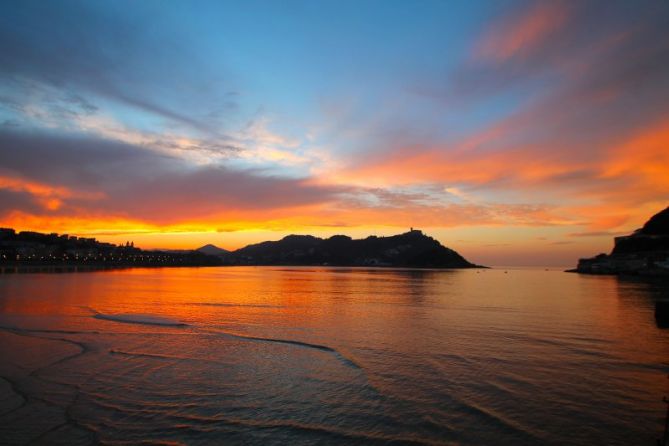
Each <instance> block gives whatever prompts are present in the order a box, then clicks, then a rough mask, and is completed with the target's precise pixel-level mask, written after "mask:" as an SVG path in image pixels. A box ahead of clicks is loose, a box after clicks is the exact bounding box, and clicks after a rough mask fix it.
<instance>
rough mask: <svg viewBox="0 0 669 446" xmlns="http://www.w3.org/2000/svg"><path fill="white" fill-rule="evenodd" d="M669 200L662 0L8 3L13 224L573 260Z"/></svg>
mask: <svg viewBox="0 0 669 446" xmlns="http://www.w3.org/2000/svg"><path fill="white" fill-rule="evenodd" d="M667 205H669V2H667V1H664V0H653V1H615V0H607V1H605V0H600V1H592V0H583V1H574V0H571V1H560V0H551V1H547V0H536V1H531V2H528V1H504V2H500V1H471V0H467V1H458V0H448V1H429V0H418V1H409V0H405V1H391V0H387V1H372V0H357V1H343V0H341V1H330V0H319V1H289V0H273V1H243V2H242V1H234V2H226V1H211V2H208V1H204V0H199V1H180V0H169V1H164V0H160V1H156V0H144V1H141V2H137V1H123V0H120V1H114V2H109V1H94V0H87V1H61V0H54V1H49V2H44V1H41V0H40V1H33V0H20V1H19V0H0V226H4V227H13V228H16V229H17V230H35V231H40V232H58V233H69V234H72V235H81V236H93V237H97V238H98V239H99V240H102V241H110V242H115V243H121V242H125V241H127V240H132V241H134V243H135V245H136V246H140V247H142V248H149V249H151V248H186V249H190V248H196V247H198V246H201V245H203V244H206V243H213V244H216V245H218V246H221V247H223V248H227V249H236V248H239V247H242V246H245V245H246V244H249V243H255V242H259V241H263V240H277V239H280V238H282V237H283V236H285V235H287V234H291V233H297V234H313V235H317V236H323V237H327V236H331V235H334V234H347V235H350V236H353V237H356V238H357V237H365V236H367V235H371V234H374V235H390V234H396V233H401V232H406V231H407V230H408V229H409V228H410V227H413V228H419V229H422V230H423V231H424V232H425V233H427V234H428V235H430V236H432V237H434V238H436V239H438V240H439V241H441V242H442V243H443V244H444V245H446V246H449V247H451V248H453V249H456V250H457V251H458V252H460V253H461V254H463V255H464V256H465V257H466V258H467V259H468V260H470V261H473V262H476V263H481V264H488V265H573V264H575V263H576V261H577V259H578V258H579V257H587V256H591V255H595V254H597V253H599V252H607V251H609V250H610V249H611V247H612V243H613V237H615V236H618V235H623V234H626V233H629V232H630V231H632V230H634V229H636V228H638V227H640V226H641V225H642V224H643V223H644V222H645V221H646V220H647V219H648V218H649V217H650V216H651V215H652V214H654V213H656V212H658V211H660V210H662V209H664V208H665V207H666V206H667Z"/></svg>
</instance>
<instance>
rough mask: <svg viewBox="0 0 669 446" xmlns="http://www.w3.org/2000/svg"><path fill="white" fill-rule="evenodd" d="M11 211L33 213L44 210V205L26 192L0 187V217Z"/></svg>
mask: <svg viewBox="0 0 669 446" xmlns="http://www.w3.org/2000/svg"><path fill="white" fill-rule="evenodd" d="M13 211H21V212H26V213H30V214H35V213H42V212H44V207H43V206H41V205H40V204H39V203H38V202H36V200H35V197H34V196H32V195H31V194H29V193H28V192H25V191H13V190H8V189H0V218H4V217H5V216H7V215H8V214H9V213H11V212H13Z"/></svg>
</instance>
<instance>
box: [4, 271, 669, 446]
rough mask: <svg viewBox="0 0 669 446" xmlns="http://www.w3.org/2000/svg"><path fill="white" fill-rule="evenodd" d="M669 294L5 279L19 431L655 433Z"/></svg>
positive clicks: (258, 436)
mask: <svg viewBox="0 0 669 446" xmlns="http://www.w3.org/2000/svg"><path fill="white" fill-rule="evenodd" d="M662 293H663V290H662V287H661V286H660V285H658V284H653V283H644V282H637V281H626V280H622V279H617V278H615V277H592V276H580V275H576V274H567V273H563V272H560V271H554V270H550V271H546V270H543V269H535V270H529V269H527V270H524V269H508V270H504V269H494V270H464V271H417V270H389V269H349V268H270V267H265V268H254V267H239V268H237V267H235V268H179V269H176V268H175V269H133V270H119V271H105V272H88V273H67V274H5V275H0V326H1V327H2V328H1V329H0V377H1V378H0V443H2V444H3V445H11V444H27V443H30V444H67V445H76V444H93V443H98V442H101V443H105V444H137V443H139V442H142V441H144V444H189V445H197V444H233V445H234V444H258V445H271V444H290V445H303V444H318V445H320V444H345V445H349V444H461V445H493V444H494V445H522V444H541V445H567V444H573V445H594V444H606V445H626V446H627V445H649V446H650V445H653V444H655V443H654V442H655V440H656V439H657V438H659V436H660V435H661V432H662V428H663V422H664V415H665V412H666V405H665V404H664V403H663V402H662V397H663V396H664V395H667V394H668V393H669V387H668V384H669V379H667V374H668V373H669V330H667V329H660V328H658V327H657V326H656V323H655V320H654V316H653V311H654V302H655V301H656V299H660V298H663V294H662ZM664 296H665V297H666V295H664Z"/></svg>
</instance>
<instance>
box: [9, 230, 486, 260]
mask: <svg viewBox="0 0 669 446" xmlns="http://www.w3.org/2000/svg"><path fill="white" fill-rule="evenodd" d="M0 265H2V266H3V267H20V266H87V267H102V268H108V267H112V268H113V267H132V266H235V265H249V266H262V265H275V266H276V265H286V266H290V265H294V266H297V265H299V266H367V267H377V266H378V267H406V268H485V267H483V266H481V265H476V264H473V263H471V262H469V261H468V260H466V259H465V258H464V257H463V256H461V255H460V254H458V253H457V252H456V251H454V250H452V249H450V248H447V247H445V246H443V245H442V244H441V243H439V241H437V240H435V239H433V238H432V237H429V236H427V235H425V234H424V233H423V232H422V231H420V230H415V229H413V228H412V229H411V230H409V231H408V232H406V233H403V234H398V235H393V236H388V237H377V236H373V235H372V236H369V237H367V238H364V239H357V240H356V239H352V238H351V237H348V236H345V235H335V236H332V237H330V238H327V239H323V238H318V237H314V236H311V235H289V236H286V237H284V238H282V239H281V240H278V241H266V242H262V243H257V244H252V245H248V246H246V247H244V248H240V249H238V250H235V251H227V250H225V249H222V248H219V247H217V246H214V245H211V244H208V245H205V246H202V247H201V248H198V249H195V250H186V251H168V250H143V249H140V248H138V247H135V246H134V244H133V243H131V242H126V243H125V244H121V245H114V244H111V243H104V242H99V241H97V240H96V239H94V238H85V237H76V236H70V235H67V234H62V235H59V234H56V233H52V234H43V233H39V232H29V231H22V232H16V231H15V230H14V229H11V228H0Z"/></svg>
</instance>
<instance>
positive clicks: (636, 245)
mask: <svg viewBox="0 0 669 446" xmlns="http://www.w3.org/2000/svg"><path fill="white" fill-rule="evenodd" d="M570 272H579V273H584V274H630V275H661V276H665V275H669V207H667V208H666V209H664V210H662V211H660V212H658V213H657V214H655V215H653V216H652V217H651V218H650V219H649V220H648V221H647V222H646V223H645V224H644V225H643V227H642V228H640V229H637V230H636V231H634V232H633V233H632V234H630V235H626V236H622V237H616V238H615V244H614V247H613V250H612V251H611V253H610V254H599V255H598V256H596V257H592V258H588V259H580V260H579V261H578V266H577V267H576V269H573V270H570Z"/></svg>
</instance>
